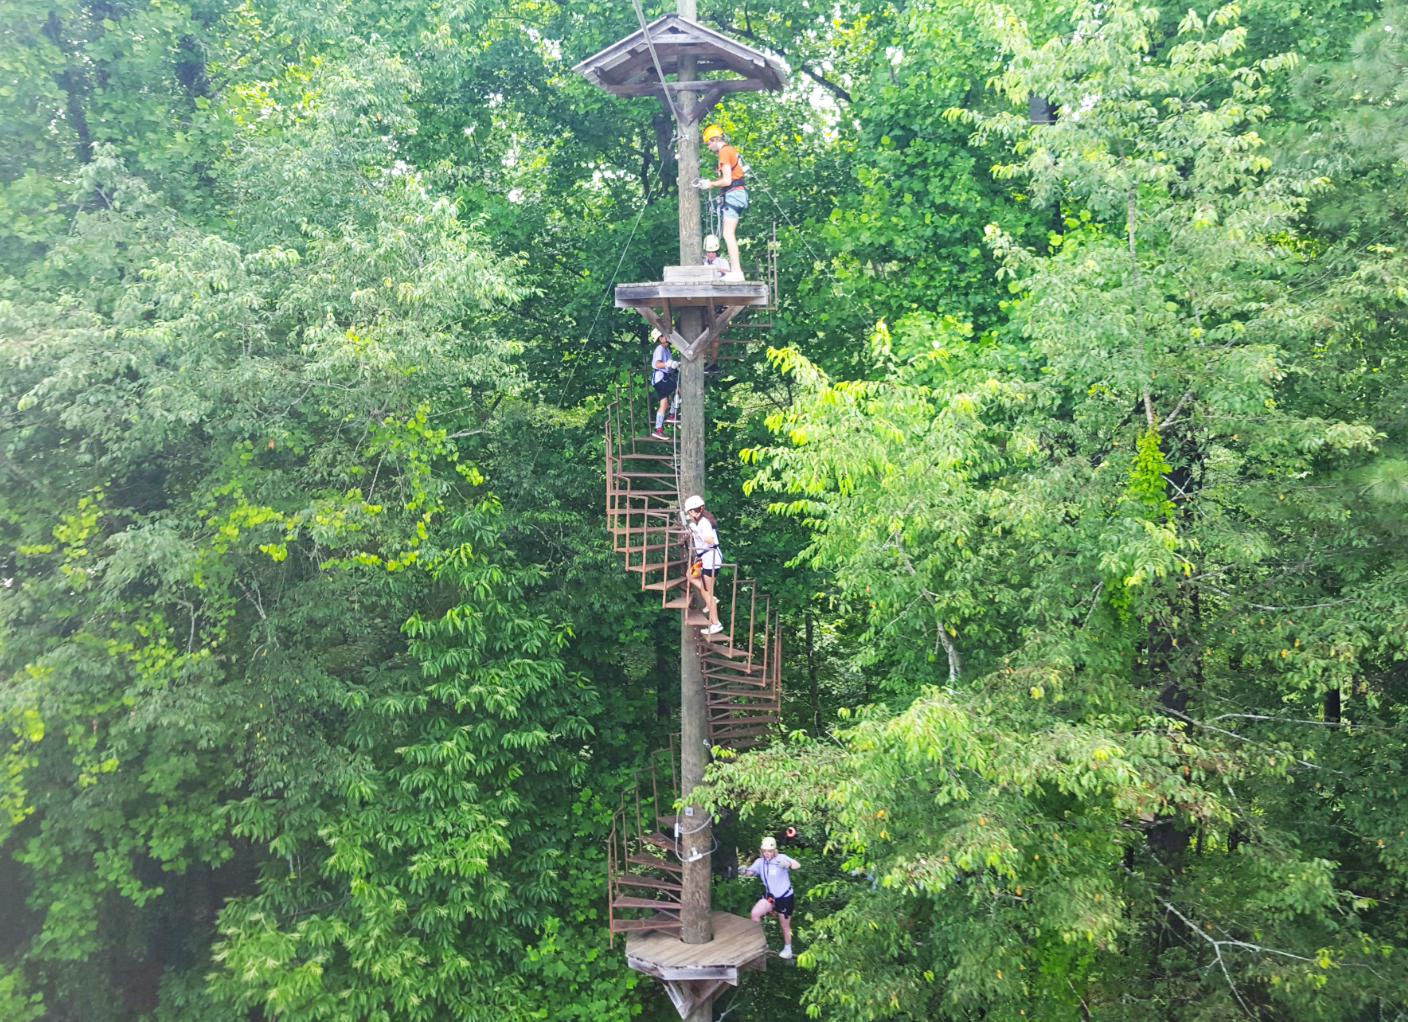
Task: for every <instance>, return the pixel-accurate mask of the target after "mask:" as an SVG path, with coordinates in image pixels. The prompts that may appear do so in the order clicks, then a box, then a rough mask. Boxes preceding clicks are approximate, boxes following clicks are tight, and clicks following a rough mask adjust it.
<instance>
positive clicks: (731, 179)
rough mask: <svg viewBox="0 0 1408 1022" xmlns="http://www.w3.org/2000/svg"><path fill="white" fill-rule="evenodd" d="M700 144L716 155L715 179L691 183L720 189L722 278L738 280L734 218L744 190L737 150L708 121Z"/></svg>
mask: <svg viewBox="0 0 1408 1022" xmlns="http://www.w3.org/2000/svg"><path fill="white" fill-rule="evenodd" d="M704 143H705V145H707V146H708V147H709V148H710V149H711V150H713V151H714V152H715V153H716V154H717V155H718V157H719V167H718V174H719V176H718V178H717V179H715V180H713V181H710V180H708V179H707V178H702V177H701V178H700V179H699V180H698V181H696V182H695V184H696V185H697V186H698V187H699V188H700V189H703V190H705V191H707V190H708V189H710V188H722V189H723V190H724V192H723V198H724V243H725V244H726V245H728V265H729V270H728V272H727V273H725V274H724V276H723V279H724V280H727V281H734V282H737V281H741V280H742V279H743V270H742V266H743V263H742V262H740V261H739V258H738V218H739V216H741V215H742V213H743V211H744V210H745V209H747V208H748V189H747V188H745V187H744V183H743V161H742V160H741V159H740V158H739V156H738V150H737V149H735V148H734V147H733V146H731V145H729V144H728V138H727V137H726V136H725V135H724V129H723V128H720V127H719V126H718V125H717V124H711V125H709V126H708V127H707V128H705V129H704Z"/></svg>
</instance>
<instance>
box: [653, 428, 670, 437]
mask: <svg viewBox="0 0 1408 1022" xmlns="http://www.w3.org/2000/svg"><path fill="white" fill-rule="evenodd" d="M650 439H652V440H668V439H670V438H669V437H667V436H666V435H665V434H664V432H663V431H662V430H658V429H652V430H651V431H650Z"/></svg>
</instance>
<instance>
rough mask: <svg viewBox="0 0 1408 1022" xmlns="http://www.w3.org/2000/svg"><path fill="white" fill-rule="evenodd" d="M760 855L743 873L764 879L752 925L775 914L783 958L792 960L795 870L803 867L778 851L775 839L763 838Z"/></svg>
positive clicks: (755, 906) (754, 910)
mask: <svg viewBox="0 0 1408 1022" xmlns="http://www.w3.org/2000/svg"><path fill="white" fill-rule="evenodd" d="M761 853H762V854H761V855H760V856H759V857H758V858H756V859H754V860H753V864H752V865H751V866H749V867H748V868H747V869H745V870H743V872H744V873H751V874H752V875H753V876H755V877H761V878H762V881H763V896H762V897H761V898H759V899H758V903H757V904H756V905H754V906H753V913H752V914H753V922H755V923H758V922H762V919H763V916H765V915H769V914H775V915H776V916H777V922H778V925H780V926H781V927H782V945H783V947H782V956H781V957H783V958H791V957H792V907H793V905H794V904H795V901H796V899H795V897H794V895H793V893H792V870H794V869H799V868H801V863H799V862H798V861H797V860H796V859H793V858H790V857H789V856H786V855H781V854H779V853H778V850H777V840H776V839H775V838H770V837H765V838H763V844H762V849H761Z"/></svg>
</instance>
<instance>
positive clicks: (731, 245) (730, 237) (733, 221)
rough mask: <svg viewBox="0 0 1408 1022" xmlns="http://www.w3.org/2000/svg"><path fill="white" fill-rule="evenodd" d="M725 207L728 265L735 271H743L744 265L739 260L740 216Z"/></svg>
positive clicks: (725, 239) (725, 238) (725, 241)
mask: <svg viewBox="0 0 1408 1022" xmlns="http://www.w3.org/2000/svg"><path fill="white" fill-rule="evenodd" d="M730 212H732V211H731V210H730V209H729V208H728V207H727V206H725V207H724V244H725V245H727V246H728V265H729V266H730V267H731V268H732V269H734V270H742V269H743V263H742V262H740V261H739V258H738V214H737V213H734V215H733V216H729V213H730Z"/></svg>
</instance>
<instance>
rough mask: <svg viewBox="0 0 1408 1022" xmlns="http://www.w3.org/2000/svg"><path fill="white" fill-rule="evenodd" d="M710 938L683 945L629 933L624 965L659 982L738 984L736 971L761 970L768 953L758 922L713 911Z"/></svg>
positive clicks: (657, 935) (659, 936)
mask: <svg viewBox="0 0 1408 1022" xmlns="http://www.w3.org/2000/svg"><path fill="white" fill-rule="evenodd" d="M713 917H714V939H713V940H711V941H709V943H707V944H686V943H685V942H684V941H682V940H680V939H679V938H678V937H672V936H669V935H668V934H663V933H633V934H631V935H630V936H629V937H627V938H626V964H627V965H629V966H630V967H631V968H632V969H636V970H638V971H640V972H644V973H647V974H648V975H651V976H654V977H655V978H656V979H663V980H722V981H724V982H727V983H730V984H732V985H737V983H738V970H739V969H746V968H749V967H753V968H761V967H762V965H763V962H764V960H765V959H766V957H767V953H768V942H767V938H766V937H764V936H763V925H762V923H755V922H753V920H751V919H749V918H747V917H746V916H736V915H733V914H731V913H728V912H715V913H714V914H713Z"/></svg>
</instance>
